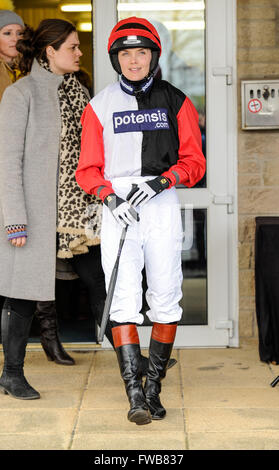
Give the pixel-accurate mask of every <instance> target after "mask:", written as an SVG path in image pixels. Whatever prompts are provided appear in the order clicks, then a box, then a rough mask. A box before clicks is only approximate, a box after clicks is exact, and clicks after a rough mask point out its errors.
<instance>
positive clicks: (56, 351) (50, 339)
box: [35, 300, 75, 366]
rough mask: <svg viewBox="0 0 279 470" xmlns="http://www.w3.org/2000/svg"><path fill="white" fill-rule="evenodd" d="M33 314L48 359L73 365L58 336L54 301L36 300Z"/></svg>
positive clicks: (73, 362) (65, 364)
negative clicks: (37, 323) (36, 319)
mask: <svg viewBox="0 0 279 470" xmlns="http://www.w3.org/2000/svg"><path fill="white" fill-rule="evenodd" d="M35 315H36V317H37V318H38V320H39V325H40V341H41V345H42V347H43V350H44V351H45V353H46V356H47V358H48V360H49V361H54V362H56V364H62V365H64V366H73V365H74V364H75V361H74V359H73V358H72V357H71V356H69V354H67V353H66V351H65V349H64V348H63V346H62V344H61V342H60V339H59V337H58V330H57V314H56V306H55V301H52V300H51V301H44V302H37V308H36V312H35Z"/></svg>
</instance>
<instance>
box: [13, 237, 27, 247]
mask: <svg viewBox="0 0 279 470" xmlns="http://www.w3.org/2000/svg"><path fill="white" fill-rule="evenodd" d="M26 239H27V237H18V238H12V239H11V240H10V243H11V244H12V245H13V246H16V247H21V246H24V245H25V243H26Z"/></svg>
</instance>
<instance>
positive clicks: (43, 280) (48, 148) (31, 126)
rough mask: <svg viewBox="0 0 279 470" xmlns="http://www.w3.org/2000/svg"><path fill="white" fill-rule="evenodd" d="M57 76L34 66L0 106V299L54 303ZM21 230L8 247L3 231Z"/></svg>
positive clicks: (11, 87) (58, 134)
mask: <svg viewBox="0 0 279 470" xmlns="http://www.w3.org/2000/svg"><path fill="white" fill-rule="evenodd" d="M62 80H63V76H59V75H55V74H53V73H50V72H48V71H47V70H45V69H43V68H42V67H40V66H39V64H38V62H37V61H34V63H33V66H32V70H31V73H30V75H28V76H27V77H24V78H22V79H20V80H18V81H17V82H16V83H14V84H13V85H11V86H9V87H8V88H6V90H5V92H4V94H3V97H2V101H1V103H0V295H2V296H5V297H12V298H18V299H29V300H54V299H55V266H56V200H57V196H56V192H57V172H58V158H59V147H60V131H61V120H60V107H59V100H58V87H59V85H60V83H61V82H62ZM17 224H26V225H27V234H28V238H27V243H26V245H25V246H24V247H21V248H17V247H14V246H12V244H11V243H10V242H8V240H7V234H6V230H5V227H6V226H7V225H17Z"/></svg>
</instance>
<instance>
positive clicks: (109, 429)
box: [0, 341, 279, 450]
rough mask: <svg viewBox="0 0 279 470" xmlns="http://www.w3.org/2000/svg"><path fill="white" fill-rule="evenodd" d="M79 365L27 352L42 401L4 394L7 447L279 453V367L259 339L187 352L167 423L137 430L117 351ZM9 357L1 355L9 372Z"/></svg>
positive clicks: (179, 353)
mask: <svg viewBox="0 0 279 470" xmlns="http://www.w3.org/2000/svg"><path fill="white" fill-rule="evenodd" d="M71 354H72V356H73V357H74V358H75V360H76V365H75V366H72V367H69V366H68V367H67V366H60V365H57V364H54V363H53V362H48V361H47V360H46V358H45V355H44V353H43V352H42V351H40V352H29V351H28V352H27V356H26V365H25V375H26V377H27V378H28V380H29V381H30V383H31V385H33V386H34V387H35V388H36V389H37V390H38V391H39V392H40V393H41V399H40V400H32V401H22V400H16V399H14V398H11V397H9V396H8V395H4V394H1V395H0V423H1V426H0V449H2V450H3V449H5V450H8V449H13V450H14V449H18V450H21V449H26V450H29V449H31V450H36V449H41V450H55V449H57V450H67V449H68V450H71V449H74V450H85V449H88V450H94V449H98V450H115V449H121V450H128V449H133V450H135V449H138V450H151V449H152V450H162V449H164V450H188V449H189V450H198V449H202V450H207V449H208V450H213V449H214V450H215V449H216V450H221V449H223V450H231V449H232V450H239V449H247V450H248V449H253V450H263V449H269V450H271V449H279V384H278V386H277V387H275V388H272V387H270V382H271V381H272V380H273V378H275V377H276V376H277V375H279V367H278V366H273V365H268V364H265V363H261V362H260V360H259V356H258V351H257V342H256V341H248V342H245V343H243V344H242V345H241V347H240V348H237V349H235V348H232V349H180V350H175V351H174V354H173V355H174V356H175V357H176V358H177V359H178V364H177V365H176V366H175V367H173V368H172V369H171V370H170V371H169V373H168V375H167V377H166V379H165V380H164V382H163V390H162V394H161V396H162V402H163V403H164V405H165V406H166V408H167V416H166V418H165V419H164V420H163V421H153V422H152V423H151V424H148V425H145V426H136V425H135V424H132V423H130V422H129V421H128V420H127V417H126V416H127V411H128V404H127V398H126V395H125V391H124V386H123V384H122V380H121V379H120V375H119V370H118V364H117V361H116V357H115V354H114V352H113V351H106V350H103V351H102V350H99V349H98V350H95V351H90V352H73V353H71ZM2 363H3V354H2V353H0V365H1V367H2Z"/></svg>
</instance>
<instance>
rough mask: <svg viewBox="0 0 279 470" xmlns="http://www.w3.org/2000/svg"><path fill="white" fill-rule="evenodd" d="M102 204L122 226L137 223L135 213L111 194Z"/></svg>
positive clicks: (137, 219) (124, 202) (136, 214)
mask: <svg viewBox="0 0 279 470" xmlns="http://www.w3.org/2000/svg"><path fill="white" fill-rule="evenodd" d="M104 204H105V205H106V206H107V207H108V208H109V210H110V211H111V213H112V215H113V216H114V218H115V219H116V220H117V222H118V223H119V224H120V225H121V226H122V227H126V225H131V224H133V223H134V222H136V221H139V215H138V213H137V211H136V210H135V209H134V208H133V207H131V205H130V204H129V203H128V202H127V201H124V199H122V198H121V197H119V196H117V195H116V194H114V193H112V194H109V195H108V196H107V197H106V198H105V199H104Z"/></svg>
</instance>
